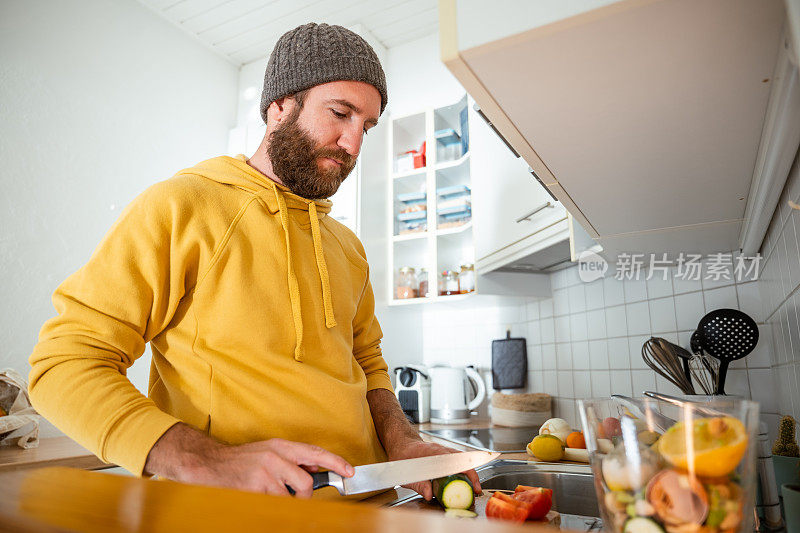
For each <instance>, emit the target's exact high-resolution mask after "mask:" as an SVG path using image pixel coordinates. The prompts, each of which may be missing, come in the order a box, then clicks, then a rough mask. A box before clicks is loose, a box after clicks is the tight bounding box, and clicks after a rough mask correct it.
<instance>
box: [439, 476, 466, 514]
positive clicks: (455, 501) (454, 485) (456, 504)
mask: <svg viewBox="0 0 800 533" xmlns="http://www.w3.org/2000/svg"><path fill="white" fill-rule="evenodd" d="M433 494H434V496H436V499H437V500H439V503H440V504H441V505H442V507H444V508H445V509H469V508H470V507H472V503H473V502H474V501H475V494H474V493H473V492H472V483H470V482H469V478H468V477H467V476H465V475H464V474H455V475H452V476H445V477H440V478H439V479H434V480H433Z"/></svg>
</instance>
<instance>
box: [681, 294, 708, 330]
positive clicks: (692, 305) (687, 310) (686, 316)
mask: <svg viewBox="0 0 800 533" xmlns="http://www.w3.org/2000/svg"><path fill="white" fill-rule="evenodd" d="M703 315H705V304H704V303H703V293H702V292H700V291H698V292H688V293H686V294H678V295H677V296H675V316H676V318H677V321H678V322H677V327H678V331H683V330H695V329H696V328H697V324H698V323H699V322H700V319H701V318H703Z"/></svg>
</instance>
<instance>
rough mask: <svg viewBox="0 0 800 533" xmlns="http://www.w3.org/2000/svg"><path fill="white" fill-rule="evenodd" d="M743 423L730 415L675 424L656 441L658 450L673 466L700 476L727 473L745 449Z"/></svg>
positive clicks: (745, 436)
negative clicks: (687, 427)
mask: <svg viewBox="0 0 800 533" xmlns="http://www.w3.org/2000/svg"><path fill="white" fill-rule="evenodd" d="M747 442H748V439H747V431H746V430H745V427H744V424H742V423H741V422H740V421H739V420H737V419H735V418H733V417H730V416H719V417H712V418H699V419H695V420H693V421H691V432H688V433H687V431H686V425H685V423H684V422H678V423H677V424H675V425H674V426H672V427H671V428H669V429H668V430H667V432H666V433H664V434H663V435H662V436H661V438H660V439H659V440H658V451H660V452H661V455H663V456H664V458H665V459H666V460H667V461H669V462H670V463H672V464H673V465H674V466H675V467H677V468H680V469H682V470H689V471H690V472H693V473H694V474H695V475H698V476H703V477H721V476H725V475H728V474H730V473H731V472H733V470H734V469H735V468H736V466H737V465H738V464H739V461H741V460H742V457H744V452H745V450H747Z"/></svg>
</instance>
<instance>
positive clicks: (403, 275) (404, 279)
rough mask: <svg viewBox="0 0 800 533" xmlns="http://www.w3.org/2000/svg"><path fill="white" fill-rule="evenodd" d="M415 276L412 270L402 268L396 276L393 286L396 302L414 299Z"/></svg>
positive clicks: (415, 290) (415, 288)
mask: <svg viewBox="0 0 800 533" xmlns="http://www.w3.org/2000/svg"><path fill="white" fill-rule="evenodd" d="M417 287H418V282H417V276H416V274H415V271H414V268H412V267H402V268H401V269H400V270H399V271H398V274H397V280H396V281H395V285H394V297H395V299H396V300H406V299H408V298H416V297H417V295H418V293H417Z"/></svg>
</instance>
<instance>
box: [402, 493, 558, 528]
mask: <svg viewBox="0 0 800 533" xmlns="http://www.w3.org/2000/svg"><path fill="white" fill-rule="evenodd" d="M495 492H504V493H506V494H509V495H512V494H514V491H513V490H494V489H483V494H480V495H475V505H474V509H472V510H473V511H475V513H476V514H477V515H478V518H486V504H487V503H489V498H491V497H492V494H494V493H495ZM401 507H403V508H404V509H420V510H425V511H438V512H440V513H444V509H442V506H441V505H439V504H438V503H437V502H436V500H431V501H429V502H426V501H425V500H424V499H423V498H416V499H414V500H411V501H410V502H408V503H404V504H403V505H402V506H401ZM464 520H469V519H468V518H467V519H464ZM528 523H530V524H542V525H550V526H555V527H560V526H561V515H560V514H559V513H558V512H557V511H552V510H551V511H550V512H549V513H547V516H546V517H545V518H544V520H529V521H528V522H526V524H528Z"/></svg>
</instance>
